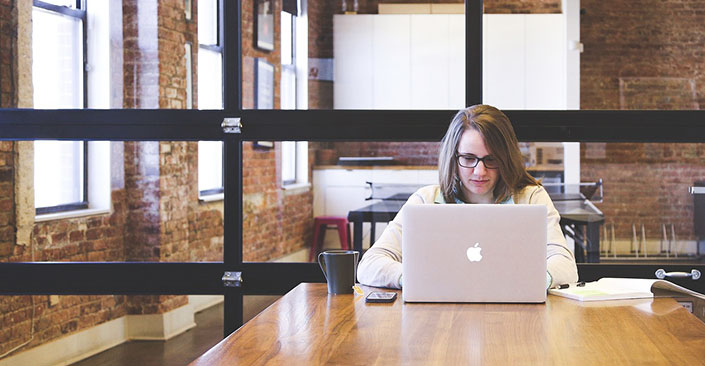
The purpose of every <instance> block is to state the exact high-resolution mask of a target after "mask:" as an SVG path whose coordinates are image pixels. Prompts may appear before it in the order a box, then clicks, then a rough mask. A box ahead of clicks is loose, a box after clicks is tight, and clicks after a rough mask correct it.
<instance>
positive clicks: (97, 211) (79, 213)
mask: <svg viewBox="0 0 705 366" xmlns="http://www.w3.org/2000/svg"><path fill="white" fill-rule="evenodd" d="M109 213H110V210H109V209H105V208H87V209H83V210H75V211H64V212H55V213H50V214H43V215H37V216H34V222H45V221H52V220H61V219H72V218H76V217H85V216H97V215H105V214H109Z"/></svg>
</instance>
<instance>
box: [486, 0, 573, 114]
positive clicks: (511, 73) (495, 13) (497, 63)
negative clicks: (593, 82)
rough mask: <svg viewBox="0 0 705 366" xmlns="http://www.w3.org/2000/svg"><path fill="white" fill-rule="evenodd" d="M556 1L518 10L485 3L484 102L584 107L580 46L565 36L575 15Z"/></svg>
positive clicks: (507, 106) (511, 106)
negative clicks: (570, 43) (575, 47)
mask: <svg viewBox="0 0 705 366" xmlns="http://www.w3.org/2000/svg"><path fill="white" fill-rule="evenodd" d="M551 4H553V3H551ZM551 4H544V3H541V4H539V3H536V2H535V3H531V4H524V7H523V8H521V9H517V11H518V13H517V12H515V11H513V10H512V11H510V9H507V8H505V6H507V5H506V4H502V3H498V4H487V6H485V14H484V15H483V87H482V89H483V90H482V92H483V103H485V104H490V105H493V106H496V107H498V108H500V109H554V110H556V109H558V110H560V109H577V108H579V95H580V94H579V90H578V88H579V85H580V84H579V70H578V68H579V65H580V59H579V56H578V55H579V51H571V50H569V46H568V44H567V43H566V41H565V39H566V38H567V39H570V37H569V36H568V34H569V33H570V22H569V21H567V20H566V19H572V18H571V17H570V15H571V14H567V13H565V12H561V8H560V2H556V3H555V4H553V5H555V6H553V7H552V6H550V5H551ZM512 6H514V5H512ZM573 10H574V11H576V12H577V11H579V9H577V8H576V9H573ZM577 16H578V15H577V13H576V17H577ZM576 19H577V18H576ZM571 52H572V53H571Z"/></svg>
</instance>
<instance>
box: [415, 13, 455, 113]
mask: <svg viewBox="0 0 705 366" xmlns="http://www.w3.org/2000/svg"><path fill="white" fill-rule="evenodd" d="M411 44H412V47H411V55H410V57H411V104H410V105H409V106H408V108H410V109H446V108H448V67H449V63H448V49H449V47H448V45H449V41H448V15H435V14H434V15H431V14H428V15H427V14H421V15H416V14H414V15H411Z"/></svg>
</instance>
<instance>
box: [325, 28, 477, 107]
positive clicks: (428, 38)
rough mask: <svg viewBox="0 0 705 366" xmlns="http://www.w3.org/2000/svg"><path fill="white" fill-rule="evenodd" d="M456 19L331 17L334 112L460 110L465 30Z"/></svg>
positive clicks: (463, 81) (463, 99) (462, 96)
mask: <svg viewBox="0 0 705 366" xmlns="http://www.w3.org/2000/svg"><path fill="white" fill-rule="evenodd" d="M464 24H465V23H464V18H463V16H460V15H455V14H442V15H438V14H434V15H431V14H413V15H408V14H407V15H335V16H334V18H333V28H334V33H333V54H334V55H335V59H334V67H333V73H334V81H335V83H334V95H333V100H334V106H335V109H460V108H462V107H463V106H464V105H465V61H464V60H465V25H464Z"/></svg>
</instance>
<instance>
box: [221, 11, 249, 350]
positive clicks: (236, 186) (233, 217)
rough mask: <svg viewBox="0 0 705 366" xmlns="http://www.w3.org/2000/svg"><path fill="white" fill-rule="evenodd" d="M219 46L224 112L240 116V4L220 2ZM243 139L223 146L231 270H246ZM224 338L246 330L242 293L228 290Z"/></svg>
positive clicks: (226, 244)
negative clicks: (243, 234) (221, 51)
mask: <svg viewBox="0 0 705 366" xmlns="http://www.w3.org/2000/svg"><path fill="white" fill-rule="evenodd" d="M219 3H220V4H219V5H220V6H219V8H220V9H221V10H222V16H220V17H219V24H220V26H219V28H220V29H221V30H222V31H221V32H220V33H219V37H220V39H219V42H221V43H220V44H221V45H223V109H224V110H225V111H227V112H228V113H230V114H235V115H237V114H238V113H239V112H240V109H242V94H241V93H242V67H241V63H242V37H241V30H242V29H241V21H240V19H241V15H242V4H241V2H240V1H227V0H221V1H219ZM239 137H240V136H239V135H228V136H227V137H226V138H225V140H224V143H223V155H224V157H223V165H224V175H223V188H224V190H225V202H224V203H223V206H224V207H223V208H224V214H223V221H224V223H225V228H224V233H223V261H224V263H225V266H226V268H227V269H228V270H231V269H237V268H241V267H242V143H240V141H239ZM247 277H249V276H247ZM224 295H225V308H224V324H223V332H224V336H227V335H228V334H230V333H232V332H234V331H235V330H236V329H237V328H239V327H240V326H242V322H243V317H242V312H243V303H242V301H243V300H242V292H239V291H237V290H236V289H233V288H228V289H226V291H225V293H224Z"/></svg>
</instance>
